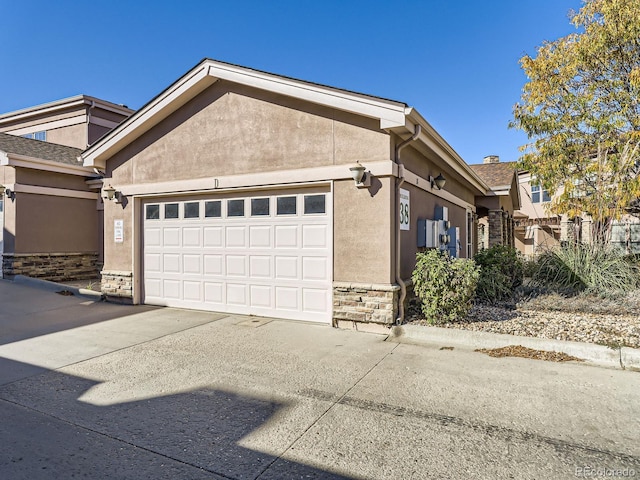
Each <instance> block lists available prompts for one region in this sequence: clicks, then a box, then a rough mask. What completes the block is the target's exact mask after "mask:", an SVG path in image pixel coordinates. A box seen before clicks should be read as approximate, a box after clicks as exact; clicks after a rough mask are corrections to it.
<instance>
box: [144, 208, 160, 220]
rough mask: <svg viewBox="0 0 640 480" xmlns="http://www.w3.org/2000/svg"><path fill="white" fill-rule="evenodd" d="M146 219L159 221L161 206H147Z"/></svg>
mask: <svg viewBox="0 0 640 480" xmlns="http://www.w3.org/2000/svg"><path fill="white" fill-rule="evenodd" d="M145 218H146V219H147V220H158V219H160V205H147V206H146V212H145Z"/></svg>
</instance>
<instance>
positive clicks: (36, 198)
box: [14, 193, 99, 253]
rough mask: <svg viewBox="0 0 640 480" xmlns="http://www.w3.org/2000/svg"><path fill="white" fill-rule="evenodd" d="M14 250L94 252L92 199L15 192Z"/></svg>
mask: <svg viewBox="0 0 640 480" xmlns="http://www.w3.org/2000/svg"><path fill="white" fill-rule="evenodd" d="M14 205H15V208H16V209H17V211H16V213H17V217H16V225H15V236H16V242H15V249H14V253H69V252H97V251H98V248H99V240H98V231H97V229H96V228H95V227H94V226H95V224H96V214H97V212H96V201H95V200H85V199H78V198H68V197H54V196H50V195H35V194H28V193H18V194H16V200H15V204H14Z"/></svg>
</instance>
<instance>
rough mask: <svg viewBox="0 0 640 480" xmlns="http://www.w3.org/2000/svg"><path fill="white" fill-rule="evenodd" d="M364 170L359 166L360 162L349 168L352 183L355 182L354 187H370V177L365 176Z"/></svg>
mask: <svg viewBox="0 0 640 480" xmlns="http://www.w3.org/2000/svg"><path fill="white" fill-rule="evenodd" d="M366 170H367V169H366V168H365V167H364V166H363V165H360V162H356V164H355V165H354V166H353V167H350V168H349V171H350V172H351V176H352V177H353V181H354V182H356V187H358V188H366V187H370V186H371V175H367V172H366Z"/></svg>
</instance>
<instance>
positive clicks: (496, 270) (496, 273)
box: [473, 245, 524, 303]
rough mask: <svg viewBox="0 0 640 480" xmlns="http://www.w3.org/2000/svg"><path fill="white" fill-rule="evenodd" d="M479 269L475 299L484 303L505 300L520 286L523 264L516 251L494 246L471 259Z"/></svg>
mask: <svg viewBox="0 0 640 480" xmlns="http://www.w3.org/2000/svg"><path fill="white" fill-rule="evenodd" d="M473 259H474V261H475V262H476V265H478V266H479V267H480V278H479V280H478V288H477V289H476V298H477V299H478V300H480V301H481V302H484V303H493V302H496V301H500V300H506V299H507V298H509V297H511V296H512V295H513V292H514V290H515V289H516V288H517V287H519V286H520V285H522V277H523V274H524V262H523V260H522V258H521V257H520V255H519V254H518V252H517V251H516V249H514V248H511V247H508V246H505V245H495V246H493V247H491V248H488V249H486V250H481V251H479V252H478V253H477V254H476V255H475V257H473Z"/></svg>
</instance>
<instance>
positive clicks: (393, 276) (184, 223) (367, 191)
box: [82, 59, 489, 328]
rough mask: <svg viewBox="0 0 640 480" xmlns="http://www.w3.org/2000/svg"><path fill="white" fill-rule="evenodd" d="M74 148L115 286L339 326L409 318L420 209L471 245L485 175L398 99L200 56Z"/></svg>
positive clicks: (162, 300)
mask: <svg viewBox="0 0 640 480" xmlns="http://www.w3.org/2000/svg"><path fill="white" fill-rule="evenodd" d="M82 158H83V160H84V165H85V166H86V167H88V168H97V169H99V170H103V171H104V172H106V178H105V188H104V190H103V197H110V198H112V199H113V201H105V207H104V208H105V210H104V215H105V255H104V269H103V272H102V291H103V292H104V293H105V294H106V295H108V297H110V298H119V299H121V300H123V301H127V302H133V303H136V304H137V303H147V304H154V305H168V306H176V307H185V308H194V309H202V310H212V311H222V312H230V313H239V314H254V315H261V316H276V317H284V318H291V319H299V320H311V321H318V322H324V323H332V324H333V325H336V326H341V327H354V328H363V327H365V325H363V324H368V328H379V325H380V324H382V325H384V326H389V325H391V324H392V323H394V322H395V321H397V320H398V319H401V318H402V316H403V305H404V304H403V299H404V297H405V286H406V281H407V280H408V279H410V276H411V272H412V270H413V268H414V266H415V255H416V252H417V251H418V244H419V243H420V242H421V241H422V240H424V238H423V237H424V235H425V232H424V229H423V231H422V232H419V231H418V229H417V225H418V220H424V219H434V220H441V221H443V222H447V223H446V226H447V227H449V231H454V232H457V233H459V235H458V237H459V238H456V239H451V238H450V237H447V236H446V235H443V236H440V237H439V238H440V239H441V240H442V239H446V240H450V242H451V244H450V245H448V246H447V245H444V246H443V245H440V247H450V248H453V249H454V250H457V251H458V253H459V254H460V255H461V256H463V257H464V256H469V255H470V254H472V253H473V245H474V243H475V239H474V234H475V231H476V225H475V224H474V221H473V219H474V212H475V201H476V198H477V197H481V196H484V195H486V194H487V192H488V190H489V189H488V187H487V185H486V184H485V182H483V181H482V180H481V179H480V178H479V177H478V175H477V174H476V173H475V172H474V171H473V170H472V169H471V168H469V166H468V165H467V164H465V162H464V161H463V160H462V159H461V158H460V157H459V156H458V155H457V154H456V152H455V151H454V150H453V149H452V148H451V147H450V146H449V145H448V144H447V143H446V141H445V140H444V139H443V138H442V137H441V136H440V135H439V134H438V133H437V132H436V131H435V130H434V129H433V128H432V127H431V126H430V125H429V124H428V123H427V122H426V121H425V120H424V119H423V118H422V116H421V115H420V114H419V113H418V112H417V111H416V110H415V109H413V108H411V107H409V106H407V105H406V104H404V103H402V102H397V101H393V100H386V99H382V98H378V97H373V96H369V95H364V94H361V93H355V92H350V91H345V90H341V89H338V88H333V87H329V86H324V85H318V84H315V83H311V82H306V81H301V80H296V79H292V78H287V77H283V76H279V75H274V74H270V73H265V72H261V71H257V70H253V69H250V68H244V67H240V66H236V65H230V64H227V63H223V62H218V61H214V60H209V59H205V60H203V61H202V62H200V63H199V64H198V65H196V66H195V67H194V68H193V69H191V70H190V71H189V72H187V73H186V74H185V75H184V76H182V77H181V78H179V79H178V80H177V81H176V82H175V83H173V84H172V85H170V86H169V87H168V88H167V89H166V90H164V91H163V92H161V93H160V94H159V95H157V96H156V97H154V98H153V99H152V100H151V101H150V102H149V103H148V104H147V105H145V106H144V107H142V108H141V109H140V110H139V111H137V112H136V113H135V114H133V115H132V116H131V117H130V118H129V119H127V120H126V121H124V122H123V123H122V124H121V125H119V126H118V127H116V128H115V129H114V130H112V131H111V132H110V133H109V134H107V135H106V136H105V137H103V138H102V139H100V140H99V141H97V142H96V143H95V144H93V145H92V146H91V147H90V148H89V149H87V150H86V151H85V152H84V153H83V154H82ZM356 162H358V163H356ZM361 167H364V168H361ZM359 170H365V171H366V172H365V176H364V177H363V178H361V179H360V178H358V180H359V181H357V180H356V181H354V179H353V178H352V175H356V176H357V173H358V171H359ZM435 180H438V184H440V185H441V186H442V182H443V181H444V182H445V185H444V187H443V188H442V189H439V188H438V186H437V184H436V182H435ZM443 225H445V223H443ZM456 228H457V230H456ZM451 229H453V230H451ZM356 325H358V326H357V327H356Z"/></svg>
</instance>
